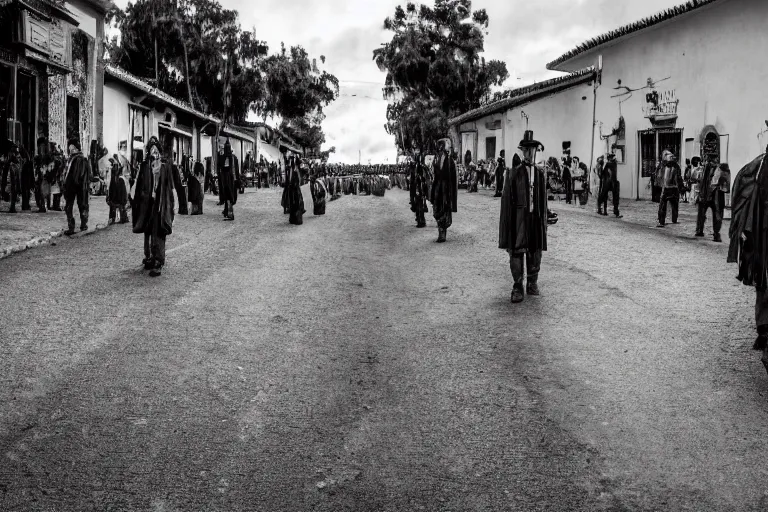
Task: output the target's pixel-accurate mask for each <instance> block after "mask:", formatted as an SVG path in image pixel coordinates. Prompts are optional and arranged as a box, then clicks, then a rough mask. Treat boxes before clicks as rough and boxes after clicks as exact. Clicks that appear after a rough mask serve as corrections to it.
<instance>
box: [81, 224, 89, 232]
mask: <svg viewBox="0 0 768 512" xmlns="http://www.w3.org/2000/svg"><path fill="white" fill-rule="evenodd" d="M80 231H88V224H81V225H80Z"/></svg>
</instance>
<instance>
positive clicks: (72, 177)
mask: <svg viewBox="0 0 768 512" xmlns="http://www.w3.org/2000/svg"><path fill="white" fill-rule="evenodd" d="M67 150H68V152H69V160H67V164H66V167H65V168H64V177H63V178H62V183H63V184H64V186H63V192H64V194H63V195H64V211H65V212H66V214H67V230H66V231H65V232H64V234H65V235H74V234H75V216H74V206H75V202H77V210H78V212H79V213H80V231H86V230H87V229H88V198H89V196H90V185H91V179H90V177H91V173H90V168H91V167H90V165H89V163H88V159H86V158H85V155H83V152H82V150H81V147H80V141H79V140H78V139H70V140H69V142H68V143H67Z"/></svg>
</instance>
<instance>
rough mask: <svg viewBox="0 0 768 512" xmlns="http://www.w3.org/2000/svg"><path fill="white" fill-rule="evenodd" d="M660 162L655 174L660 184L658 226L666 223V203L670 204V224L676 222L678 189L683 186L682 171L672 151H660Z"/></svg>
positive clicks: (678, 203)
mask: <svg viewBox="0 0 768 512" xmlns="http://www.w3.org/2000/svg"><path fill="white" fill-rule="evenodd" d="M662 162H663V164H662V165H661V168H660V169H659V171H658V174H657V176H656V182H657V183H660V184H661V198H660V199H659V223H658V225H657V226H656V227H658V228H663V227H664V226H665V225H666V223H667V203H669V204H670V205H672V224H677V214H678V209H679V208H680V189H681V188H682V187H683V173H682V170H681V169H680V165H679V164H678V163H677V158H676V157H675V155H674V153H672V152H671V151H669V150H665V151H664V152H663V153H662Z"/></svg>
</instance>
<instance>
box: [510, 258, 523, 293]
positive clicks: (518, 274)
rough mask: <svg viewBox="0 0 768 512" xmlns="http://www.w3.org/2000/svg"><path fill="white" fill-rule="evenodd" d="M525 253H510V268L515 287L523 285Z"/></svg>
mask: <svg viewBox="0 0 768 512" xmlns="http://www.w3.org/2000/svg"><path fill="white" fill-rule="evenodd" d="M523 257H524V255H523V254H516V253H509V270H510V271H511V272H512V280H513V281H514V283H515V287H518V288H520V289H522V287H523Z"/></svg>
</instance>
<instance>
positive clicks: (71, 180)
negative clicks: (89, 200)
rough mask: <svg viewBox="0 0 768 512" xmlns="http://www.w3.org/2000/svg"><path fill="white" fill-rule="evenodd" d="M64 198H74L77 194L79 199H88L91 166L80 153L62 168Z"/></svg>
mask: <svg viewBox="0 0 768 512" xmlns="http://www.w3.org/2000/svg"><path fill="white" fill-rule="evenodd" d="M62 181H63V185H64V197H65V198H67V197H69V198H73V197H76V196H77V194H78V192H80V193H81V194H82V196H81V197H88V195H89V194H90V190H91V189H90V185H91V166H90V164H89V163H88V160H87V159H86V158H85V156H83V154H82V153H77V154H76V155H74V156H72V157H70V159H69V161H68V162H67V163H66V164H65V167H64V178H63V180H62Z"/></svg>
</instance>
